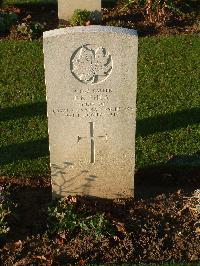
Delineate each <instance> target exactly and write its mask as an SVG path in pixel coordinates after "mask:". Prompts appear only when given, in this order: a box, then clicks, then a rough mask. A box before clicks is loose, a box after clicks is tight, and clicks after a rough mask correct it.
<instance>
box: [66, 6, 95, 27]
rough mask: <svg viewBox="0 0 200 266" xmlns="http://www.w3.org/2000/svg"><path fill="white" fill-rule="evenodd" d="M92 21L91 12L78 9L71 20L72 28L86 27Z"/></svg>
mask: <svg viewBox="0 0 200 266" xmlns="http://www.w3.org/2000/svg"><path fill="white" fill-rule="evenodd" d="M90 19H91V12H90V11H87V10H86V9H85V10H81V9H76V10H75V11H74V14H73V16H72V18H71V20H70V24H71V25H72V26H85V25H86V23H87V22H88V21H90Z"/></svg>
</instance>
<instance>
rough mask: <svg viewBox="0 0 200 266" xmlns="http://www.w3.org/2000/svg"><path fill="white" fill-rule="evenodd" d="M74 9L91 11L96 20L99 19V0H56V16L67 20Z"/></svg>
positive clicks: (61, 19)
mask: <svg viewBox="0 0 200 266" xmlns="http://www.w3.org/2000/svg"><path fill="white" fill-rule="evenodd" d="M76 9H82V10H85V9H86V10H88V11H91V12H93V15H94V17H95V18H96V20H97V21H99V20H101V0H58V18H59V20H60V21H69V20H70V19H71V17H72V15H73V13H74V11H75V10H76Z"/></svg>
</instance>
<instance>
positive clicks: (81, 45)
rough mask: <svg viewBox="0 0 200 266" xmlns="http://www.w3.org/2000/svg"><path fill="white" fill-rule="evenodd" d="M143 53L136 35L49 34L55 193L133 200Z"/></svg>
mask: <svg viewBox="0 0 200 266" xmlns="http://www.w3.org/2000/svg"><path fill="white" fill-rule="evenodd" d="M137 54H138V37H137V32H136V31H134V30H129V29H124V28H115V27H106V26H89V27H75V28H65V29H58V30H54V31H49V32H45V33H44V62H45V80H46V87H47V109H48V127H49V144H50V161H51V175H52V186H53V192H54V195H57V196H60V195H62V196H66V195H76V194H79V195H90V196H97V197H103V198H120V197H129V196H133V189H134V165H135V118H136V91H137Z"/></svg>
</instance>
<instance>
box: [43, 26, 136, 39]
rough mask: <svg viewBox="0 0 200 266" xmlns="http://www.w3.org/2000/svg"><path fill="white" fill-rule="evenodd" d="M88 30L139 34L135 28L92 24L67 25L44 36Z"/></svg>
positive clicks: (86, 31) (47, 32) (45, 33)
mask: <svg viewBox="0 0 200 266" xmlns="http://www.w3.org/2000/svg"><path fill="white" fill-rule="evenodd" d="M88 32H92V33H95V32H107V33H117V34H123V35H131V36H137V31H136V30H133V29H127V28H121V27H111V26H100V25H91V26H76V27H67V28H61V29H56V30H50V31H45V32H44V33H43V38H49V37H57V36H59V35H65V34H69V33H88Z"/></svg>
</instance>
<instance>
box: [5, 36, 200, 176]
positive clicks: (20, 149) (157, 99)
mask: <svg viewBox="0 0 200 266" xmlns="http://www.w3.org/2000/svg"><path fill="white" fill-rule="evenodd" d="M199 47H200V38H199V36H195V35H185V36H171V37H149V38H140V39H139V61H138V97H137V139H136V168H137V169H141V168H148V167H152V166H156V165H158V166H160V165H161V166H162V165H166V163H167V165H168V164H169V166H170V165H172V166H174V167H183V166H184V167H195V166H197V167H199V166H200V156H199V155H200V148H199V147H200V99H199V98H200V69H199V65H200V58H199ZM0 103H1V119H0V120H1V121H0V128H1V131H0V139H1V143H0V165H1V167H0V175H1V176H2V175H7V176H19V177H20V176H21V177H24V176H28V177H38V176H46V175H48V174H49V154H48V133H47V132H48V131H47V119H46V103H45V81H44V70H43V53H42V44H41V42H39V41H34V42H28V41H1V42H0ZM172 158H175V159H174V160H171V159H172ZM169 161H171V163H169Z"/></svg>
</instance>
